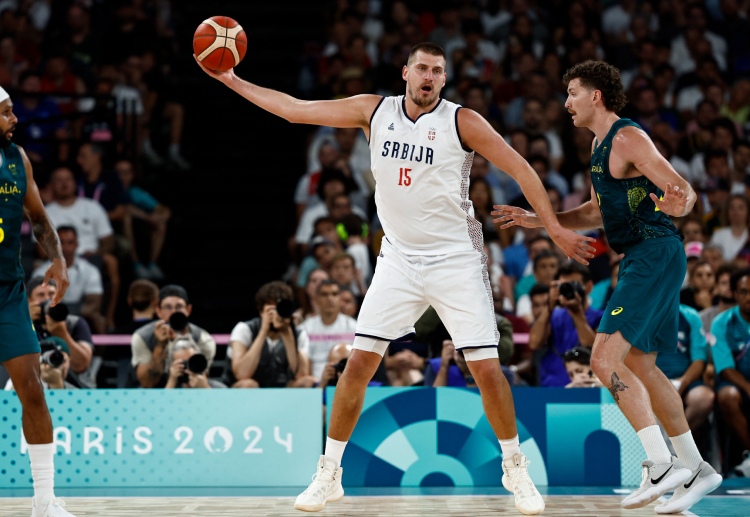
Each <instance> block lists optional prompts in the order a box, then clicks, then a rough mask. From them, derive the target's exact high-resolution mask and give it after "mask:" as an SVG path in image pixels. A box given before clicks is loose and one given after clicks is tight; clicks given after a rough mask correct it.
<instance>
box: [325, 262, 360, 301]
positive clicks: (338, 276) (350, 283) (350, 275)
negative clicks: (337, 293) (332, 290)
mask: <svg viewBox="0 0 750 517" xmlns="http://www.w3.org/2000/svg"><path fill="white" fill-rule="evenodd" d="M328 274H329V275H331V280H333V281H334V282H336V283H337V284H339V287H341V288H347V289H350V290H352V291H354V294H356V295H358V296H364V295H365V286H364V282H363V281H362V272H361V271H359V270H358V269H357V267H356V266H355V264H354V257H352V256H351V255H349V254H348V253H347V252H345V251H342V252H340V253H337V254H336V255H334V256H333V258H332V259H331V265H330V267H329V268H328Z"/></svg>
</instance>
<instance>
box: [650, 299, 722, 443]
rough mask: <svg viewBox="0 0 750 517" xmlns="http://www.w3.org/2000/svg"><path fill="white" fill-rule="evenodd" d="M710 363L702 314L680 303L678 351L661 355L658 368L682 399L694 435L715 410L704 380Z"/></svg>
mask: <svg viewBox="0 0 750 517" xmlns="http://www.w3.org/2000/svg"><path fill="white" fill-rule="evenodd" d="M707 364H708V347H707V345H706V334H705V332H703V325H702V323H701V319H700V316H699V314H698V311H696V310H695V309H693V308H692V307H688V306H687V305H682V304H680V320H679V324H678V327H677V348H676V349H675V350H674V351H672V352H660V353H659V354H658V355H657V357H656V366H657V367H658V368H659V369H660V370H661V371H662V372H664V375H666V376H667V378H668V379H669V380H671V381H672V384H674V387H675V389H677V393H679V394H680V397H682V400H683V403H684V404H685V418H687V421H688V425H689V426H690V430H691V431H693V434H695V433H696V431H698V430H699V429H700V428H701V427H702V426H703V424H704V423H706V419H707V418H708V415H709V414H710V413H711V412H712V411H713V408H714V398H715V396H714V392H713V390H712V389H711V388H710V387H709V386H706V385H705V384H704V382H703V380H702V379H703V375H704V373H705V370H706V365H707Z"/></svg>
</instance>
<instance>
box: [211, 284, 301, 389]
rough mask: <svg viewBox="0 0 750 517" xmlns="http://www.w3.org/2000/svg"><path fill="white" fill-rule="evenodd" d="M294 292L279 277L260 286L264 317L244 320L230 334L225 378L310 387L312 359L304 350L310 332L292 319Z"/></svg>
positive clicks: (254, 384) (240, 384)
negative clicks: (308, 358)
mask: <svg viewBox="0 0 750 517" xmlns="http://www.w3.org/2000/svg"><path fill="white" fill-rule="evenodd" d="M293 300H294V292H293V291H292V288H291V287H290V286H289V285H287V284H286V283H284V282H281V281H279V280H275V281H273V282H268V283H267V284H264V285H262V286H261V287H260V289H258V292H257V293H256V294H255V305H256V307H257V309H258V312H259V313H260V317H257V318H253V319H251V320H248V321H241V322H239V323H237V324H236V325H235V326H234V329H232V334H231V335H230V337H229V348H228V349H227V358H228V359H229V364H228V368H227V370H226V371H225V373H224V382H225V383H226V384H227V385H228V386H231V387H233V388H283V387H287V386H289V387H310V386H312V385H313V384H314V383H315V379H314V378H313V377H312V376H310V375H309V370H310V368H309V361H308V360H307V358H306V357H305V356H304V354H302V353H301V352H300V347H301V346H303V345H304V344H305V343H306V342H307V333H306V332H305V331H303V330H299V329H297V328H296V327H295V326H294V323H293V322H292V314H293V313H294V309H295V307H294V302H293Z"/></svg>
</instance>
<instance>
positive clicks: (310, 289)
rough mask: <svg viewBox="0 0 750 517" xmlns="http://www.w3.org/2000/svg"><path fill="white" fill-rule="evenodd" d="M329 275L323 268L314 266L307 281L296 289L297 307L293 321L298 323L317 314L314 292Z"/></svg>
mask: <svg viewBox="0 0 750 517" xmlns="http://www.w3.org/2000/svg"><path fill="white" fill-rule="evenodd" d="M329 278H330V275H329V274H328V271H326V270H325V269H323V268H320V267H316V268H315V269H313V270H312V271H310V274H309V275H307V282H306V283H305V285H304V287H303V288H302V289H301V290H298V291H297V293H298V294H297V299H298V300H299V306H300V307H299V309H297V311H296V312H295V321H296V322H298V323H300V322H302V321H305V320H306V319H308V318H311V317H313V316H317V315H318V305H317V301H316V296H315V293H317V292H318V286H319V285H320V284H321V283H322V282H323V281H324V280H328V279H329Z"/></svg>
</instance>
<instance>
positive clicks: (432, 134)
mask: <svg viewBox="0 0 750 517" xmlns="http://www.w3.org/2000/svg"><path fill="white" fill-rule="evenodd" d="M404 102H405V101H404V96H403V95H399V96H397V97H384V98H383V100H382V101H381V102H380V104H379V105H378V107H377V108H375V112H374V113H373V115H372V118H371V121H370V150H371V154H372V163H371V167H372V173H373V176H374V177H375V182H376V183H375V184H376V187H375V205H376V207H377V211H378V217H379V218H380V222H381V224H382V225H383V230H384V231H385V236H386V238H387V239H388V240H389V241H390V242H391V244H393V245H394V246H396V247H397V248H398V249H399V250H401V251H402V252H403V253H405V254H408V255H442V254H445V253H453V252H457V251H467V250H471V249H475V250H478V251H483V242H482V229H481V225H480V224H479V222H477V221H476V220H475V219H474V208H473V206H472V204H471V201H469V171H470V170H471V162H472V160H473V159H474V152H473V151H467V150H465V149H464V148H463V146H462V144H461V140H460V138H459V134H458V128H457V124H456V121H457V119H458V110H459V109H460V108H461V106H459V105H458V104H455V103H453V102H449V101H446V100H445V99H441V100H440V101H439V102H438V104H437V106H435V109H433V110H432V111H431V112H429V113H424V114H422V115H420V116H419V117H418V118H417V120H412V119H410V118H409V116H408V115H407V114H406V109H405V105H404Z"/></svg>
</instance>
